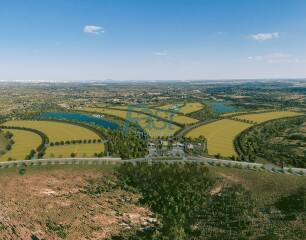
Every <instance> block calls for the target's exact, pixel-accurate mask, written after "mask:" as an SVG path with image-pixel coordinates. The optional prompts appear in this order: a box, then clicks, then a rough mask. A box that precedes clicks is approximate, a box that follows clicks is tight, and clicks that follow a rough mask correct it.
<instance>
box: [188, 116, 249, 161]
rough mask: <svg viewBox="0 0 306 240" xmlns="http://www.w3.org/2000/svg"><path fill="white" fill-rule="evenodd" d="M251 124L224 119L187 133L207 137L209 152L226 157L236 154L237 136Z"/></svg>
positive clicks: (191, 135)
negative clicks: (235, 140)
mask: <svg viewBox="0 0 306 240" xmlns="http://www.w3.org/2000/svg"><path fill="white" fill-rule="evenodd" d="M251 126H252V125H251V124H248V123H242V122H238V121H234V120H229V119H223V120H219V121H216V122H212V123H208V124H205V125H202V126H200V127H198V128H195V129H193V130H191V131H190V132H189V133H187V135H186V136H187V137H191V138H196V137H199V136H201V135H203V136H204V137H205V138H206V139H207V147H208V154H210V155H216V154H218V153H219V154H220V155H221V156H224V157H230V156H232V155H236V152H235V148H234V139H235V137H236V136H237V135H238V134H239V133H240V132H242V131H243V130H245V129H247V128H249V127H251Z"/></svg>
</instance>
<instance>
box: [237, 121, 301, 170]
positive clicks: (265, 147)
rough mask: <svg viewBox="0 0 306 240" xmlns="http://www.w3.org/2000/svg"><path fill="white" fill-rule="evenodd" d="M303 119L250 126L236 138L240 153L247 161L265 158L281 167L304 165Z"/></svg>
mask: <svg viewBox="0 0 306 240" xmlns="http://www.w3.org/2000/svg"><path fill="white" fill-rule="evenodd" d="M305 126H306V118H305V117H304V116H302V117H296V118H290V119H280V120H274V121H270V122H267V123H264V124H261V125H258V126H255V127H253V128H251V129H250V130H248V131H246V132H244V133H243V134H242V135H241V136H240V137H239V139H238V145H239V148H240V149H241V156H242V158H243V159H245V160H248V161H253V162H254V161H258V160H259V161H260V160H266V161H270V162H273V163H275V164H278V165H280V166H283V165H288V166H294V167H301V168H305V167H306V160H305V159H306V144H305V143H306V133H305Z"/></svg>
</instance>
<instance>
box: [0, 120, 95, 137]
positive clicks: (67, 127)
mask: <svg viewBox="0 0 306 240" xmlns="http://www.w3.org/2000/svg"><path fill="white" fill-rule="evenodd" d="M3 125H5V126H12V127H26V128H31V129H36V130H38V131H40V132H42V133H44V134H46V135H47V137H48V138H49V141H50V142H60V141H71V140H84V139H86V140H89V139H91V140H93V139H100V137H99V136H98V135H97V134H96V133H94V132H93V131H90V130H88V129H86V128H83V127H80V126H77V125H73V124H69V123H62V122H53V121H29V120H16V121H9V122H6V123H4V124H3Z"/></svg>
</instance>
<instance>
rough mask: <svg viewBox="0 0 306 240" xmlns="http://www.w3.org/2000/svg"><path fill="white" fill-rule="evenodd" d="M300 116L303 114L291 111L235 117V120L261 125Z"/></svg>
mask: <svg viewBox="0 0 306 240" xmlns="http://www.w3.org/2000/svg"><path fill="white" fill-rule="evenodd" d="M301 115H303V114H302V113H298V112H292V111H275V112H265V113H253V114H246V115H241V116H236V117H235V118H236V119H240V120H248V121H252V122H255V123H262V122H266V121H269V120H273V119H278V118H285V117H295V116H301Z"/></svg>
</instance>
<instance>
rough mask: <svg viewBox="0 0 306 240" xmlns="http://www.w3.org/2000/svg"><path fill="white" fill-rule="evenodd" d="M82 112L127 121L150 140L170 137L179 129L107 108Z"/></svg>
mask: <svg viewBox="0 0 306 240" xmlns="http://www.w3.org/2000/svg"><path fill="white" fill-rule="evenodd" d="M82 111H87V112H96V113H100V114H107V115H111V116H116V117H119V118H121V119H123V120H129V121H131V122H135V123H137V124H139V125H140V126H141V127H142V128H143V129H144V130H145V131H146V132H147V133H148V134H149V135H150V137H152V138H156V137H162V136H172V135H174V133H175V132H176V131H178V130H179V129H180V127H178V126H176V125H174V124H171V123H168V122H166V121H161V120H159V119H157V118H154V117H151V116H148V115H146V114H141V113H136V112H128V111H125V110H116V109H107V108H82Z"/></svg>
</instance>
